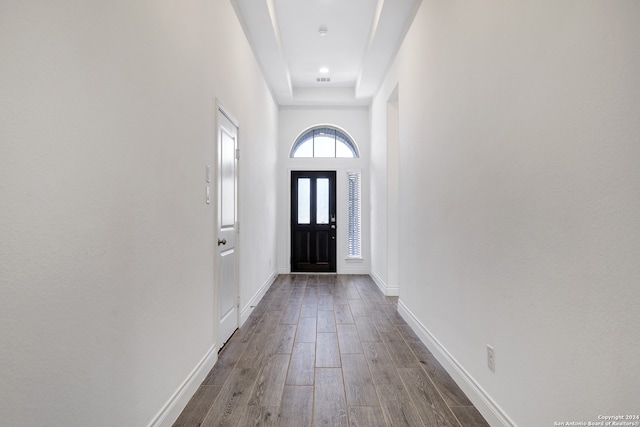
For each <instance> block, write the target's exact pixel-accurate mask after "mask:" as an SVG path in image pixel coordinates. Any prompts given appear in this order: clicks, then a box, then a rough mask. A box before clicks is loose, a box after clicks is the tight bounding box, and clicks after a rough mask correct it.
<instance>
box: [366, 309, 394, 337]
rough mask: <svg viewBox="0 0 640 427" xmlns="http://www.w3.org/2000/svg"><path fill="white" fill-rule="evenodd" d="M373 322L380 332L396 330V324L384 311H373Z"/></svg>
mask: <svg viewBox="0 0 640 427" xmlns="http://www.w3.org/2000/svg"><path fill="white" fill-rule="evenodd" d="M371 318H372V319H373V323H374V324H375V325H376V329H377V330H378V332H381V333H382V332H391V331H394V330H395V326H394V325H393V323H391V320H390V319H389V317H388V316H387V314H386V313H385V312H384V311H375V312H373V313H371Z"/></svg>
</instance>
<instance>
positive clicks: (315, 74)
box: [231, 0, 421, 106]
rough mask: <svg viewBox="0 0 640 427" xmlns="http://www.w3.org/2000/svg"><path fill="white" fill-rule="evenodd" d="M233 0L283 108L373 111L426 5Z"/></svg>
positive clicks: (388, 0)
mask: <svg viewBox="0 0 640 427" xmlns="http://www.w3.org/2000/svg"><path fill="white" fill-rule="evenodd" d="M231 1H232V3H233V6H234V8H235V10H236V14H237V15H238V18H239V19H240V23H241V24H242V26H243V28H244V31H245V33H246V35H247V38H248V39H249V43H250V44H251V46H252V48H253V51H254V53H255V55H256V58H257V61H258V64H259V65H260V68H261V69H262V72H263V74H264V76H265V78H266V79H267V83H268V84H269V86H270V88H271V91H272V93H273V95H274V97H275V98H276V100H277V102H278V103H279V104H280V105H282V106H291V105H310V106H341V105H344V106H359V105H369V103H370V101H371V98H372V96H373V95H374V94H375V92H376V91H377V90H378V88H379V87H380V84H381V83H382V80H383V79H384V76H385V74H386V72H387V70H388V68H389V65H390V64H391V61H392V60H393V58H394V56H395V54H396V52H397V50H398V48H399V46H400V43H401V42H402V38H403V37H404V35H405V33H406V32H407V29H408V28H409V25H410V23H411V20H412V19H413V16H414V15H415V12H416V10H417V8H418V6H419V5H420V2H421V0H231ZM321 28H324V29H325V30H326V34H324V35H321V32H322V31H321ZM321 68H326V69H328V71H327V70H323V71H324V72H321Z"/></svg>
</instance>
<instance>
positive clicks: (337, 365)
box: [174, 275, 488, 427]
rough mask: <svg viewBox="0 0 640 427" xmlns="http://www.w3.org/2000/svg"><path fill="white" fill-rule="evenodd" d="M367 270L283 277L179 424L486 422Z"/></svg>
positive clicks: (458, 425) (462, 426)
mask: <svg viewBox="0 0 640 427" xmlns="http://www.w3.org/2000/svg"><path fill="white" fill-rule="evenodd" d="M396 306H397V298H394V297H385V296H384V295H383V294H382V293H381V292H380V290H379V289H378V288H377V287H376V285H375V283H373V281H372V280H371V278H370V277H369V276H344V275H338V276H336V275H283V276H279V277H278V278H277V279H276V281H275V282H274V284H273V285H272V286H271V288H270V289H269V291H268V292H267V294H266V295H265V297H264V298H263V299H262V301H261V302H260V303H259V304H258V306H257V307H255V309H254V311H253V313H252V314H251V316H250V317H249V319H248V320H247V321H246V323H245V324H244V325H243V326H242V328H240V329H238V331H236V333H235V334H234V335H233V337H232V338H231V339H230V340H229V342H228V343H227V344H226V345H225V346H224V348H223V349H222V351H221V352H220V354H219V359H218V362H217V363H216V365H215V366H214V367H213V369H212V370H211V372H210V373H209V375H208V376H207V378H206V379H205V380H204V381H203V383H202V385H201V386H200V388H199V389H198V391H197V392H196V394H195V395H194V396H193V398H192V399H191V401H190V402H189V403H188V405H187V407H186V408H185V409H184V411H183V412H182V414H181V415H180V417H179V418H178V420H177V421H176V422H175V424H174V427H178V426H189V427H191V426H291V427H304V426H352V427H361V426H362V427H377V426H427V427H430V426H455V427H470V426H487V425H488V424H487V423H486V422H485V421H484V419H483V418H482V416H481V415H480V413H479V412H478V411H477V410H476V409H475V408H474V407H473V405H472V404H471V402H470V401H469V399H467V397H466V396H465V395H464V393H463V392H462V390H460V388H459V387H458V386H457V385H456V384H455V383H454V382H453V380H452V379H451V377H450V376H449V375H448V374H447V372H446V371H445V370H444V369H443V368H442V366H441V365H440V364H439V363H438V362H437V361H436V359H435V358H434V356H433V355H432V354H431V353H430V352H429V351H428V350H427V348H426V347H425V346H424V345H423V344H422V343H421V342H420V340H419V339H418V337H417V336H416V335H415V334H414V333H413V331H412V330H411V329H410V328H409V327H408V326H407V324H406V323H405V321H404V320H403V319H402V318H401V317H400V315H399V314H398V312H397V310H396Z"/></svg>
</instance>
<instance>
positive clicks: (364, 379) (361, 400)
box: [342, 354, 379, 406]
mask: <svg viewBox="0 0 640 427" xmlns="http://www.w3.org/2000/svg"><path fill="white" fill-rule="evenodd" d="M342 374H343V378H344V388H345V392H346V395H347V404H348V405H349V406H362V405H364V406H367V405H378V404H379V402H378V396H377V394H376V389H375V387H374V385H373V380H372V378H371V373H370V372H369V366H368V365H367V360H366V359H365V357H364V354H343V355H342Z"/></svg>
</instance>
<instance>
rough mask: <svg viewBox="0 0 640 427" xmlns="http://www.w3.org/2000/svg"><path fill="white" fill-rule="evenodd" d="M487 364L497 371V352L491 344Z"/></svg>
mask: <svg viewBox="0 0 640 427" xmlns="http://www.w3.org/2000/svg"><path fill="white" fill-rule="evenodd" d="M487 366H488V367H489V369H491V371H492V372H495V371H496V353H495V351H494V349H493V347H491V346H490V345H489V344H487Z"/></svg>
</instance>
